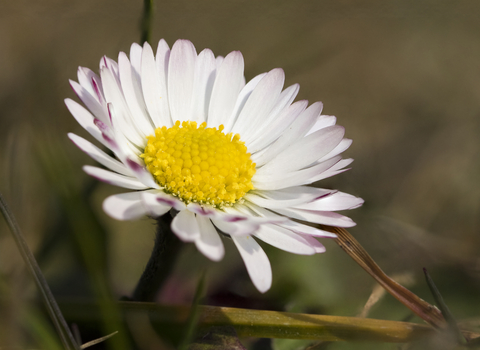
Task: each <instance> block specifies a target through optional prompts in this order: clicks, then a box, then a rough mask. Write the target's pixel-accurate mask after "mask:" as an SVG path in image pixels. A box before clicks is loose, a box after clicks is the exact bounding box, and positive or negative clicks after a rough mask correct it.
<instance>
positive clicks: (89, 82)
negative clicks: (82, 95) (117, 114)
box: [77, 67, 105, 105]
mask: <svg viewBox="0 0 480 350" xmlns="http://www.w3.org/2000/svg"><path fill="white" fill-rule="evenodd" d="M77 77H78V82H79V83H80V85H81V86H82V87H83V88H84V89H86V90H87V91H88V92H89V93H90V95H92V96H93V97H94V98H95V99H96V100H97V102H98V103H100V104H102V105H103V103H102V102H105V101H104V99H103V98H102V97H103V95H102V94H101V91H103V88H102V82H101V80H100V78H99V77H98V75H97V74H95V73H94V72H93V71H92V70H90V69H88V68H85V67H78V71H77ZM94 84H95V85H96V87H94ZM98 93H100V96H99V95H98Z"/></svg>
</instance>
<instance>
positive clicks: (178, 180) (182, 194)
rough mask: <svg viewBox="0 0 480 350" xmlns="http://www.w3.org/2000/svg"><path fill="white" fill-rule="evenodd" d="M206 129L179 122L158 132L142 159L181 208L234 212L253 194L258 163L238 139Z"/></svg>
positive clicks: (218, 130)
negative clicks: (230, 208) (191, 205)
mask: <svg viewBox="0 0 480 350" xmlns="http://www.w3.org/2000/svg"><path fill="white" fill-rule="evenodd" d="M206 126H207V123H202V124H200V126H198V128H197V123H196V122H191V121H186V122H182V124H181V126H180V122H179V121H177V122H176V123H175V125H174V126H172V127H171V128H167V127H166V126H163V127H161V128H157V129H156V130H155V135H154V136H148V137H147V139H148V143H147V146H146V147H145V150H144V153H143V154H142V155H141V157H142V158H143V159H144V161H145V165H146V167H147V169H148V171H150V173H152V175H153V177H154V178H155V180H156V181H157V183H158V184H159V185H160V186H161V187H162V188H163V189H164V191H165V192H167V193H170V194H172V195H174V196H177V197H178V198H179V199H181V200H182V201H183V202H185V203H187V204H188V203H190V202H195V203H200V204H208V205H211V206H214V207H218V208H222V207H224V206H231V205H233V204H234V203H235V202H237V201H239V200H241V198H242V197H243V196H244V195H245V194H246V193H247V192H248V191H250V190H252V189H253V185H252V181H251V180H252V177H253V175H254V174H255V163H252V160H251V159H250V153H247V147H246V146H245V144H244V142H242V141H240V135H238V134H235V135H233V134H232V133H229V134H224V133H223V132H222V131H223V128H224V127H223V125H220V126H219V127H218V129H217V128H207V127H206Z"/></svg>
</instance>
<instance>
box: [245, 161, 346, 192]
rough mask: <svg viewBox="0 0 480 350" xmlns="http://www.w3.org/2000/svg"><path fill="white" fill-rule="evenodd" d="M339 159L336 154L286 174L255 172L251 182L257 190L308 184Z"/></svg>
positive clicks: (321, 175) (318, 177)
mask: <svg viewBox="0 0 480 350" xmlns="http://www.w3.org/2000/svg"><path fill="white" fill-rule="evenodd" d="M340 159H341V157H340V156H337V157H334V158H332V159H329V160H327V161H325V162H323V163H320V164H317V165H315V166H312V167H310V168H307V169H302V170H298V171H294V172H291V173H286V174H282V173H277V174H275V173H271V174H267V175H257V174H255V175H254V176H253V177H252V184H253V186H254V187H255V189H257V190H278V189H282V188H287V187H291V186H299V185H308V184H311V183H313V182H315V181H318V180H320V179H322V178H323V176H324V172H326V171H327V170H328V169H330V168H332V167H333V166H335V164H336V163H338V162H339V161H340Z"/></svg>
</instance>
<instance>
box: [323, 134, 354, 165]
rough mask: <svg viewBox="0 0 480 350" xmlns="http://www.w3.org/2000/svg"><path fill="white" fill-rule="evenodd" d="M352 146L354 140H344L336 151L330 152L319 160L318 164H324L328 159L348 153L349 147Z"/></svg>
mask: <svg viewBox="0 0 480 350" xmlns="http://www.w3.org/2000/svg"><path fill="white" fill-rule="evenodd" d="M351 144H352V140H350V139H343V140H342V141H340V143H339V144H338V145H337V146H336V147H335V148H334V149H332V150H331V151H330V152H328V153H327V154H326V155H324V156H323V157H322V158H320V159H319V160H318V162H323V161H325V160H327V159H330V158H332V157H335V156H338V155H339V154H341V153H343V152H344V151H346V150H347V149H348V147H350V145H351Z"/></svg>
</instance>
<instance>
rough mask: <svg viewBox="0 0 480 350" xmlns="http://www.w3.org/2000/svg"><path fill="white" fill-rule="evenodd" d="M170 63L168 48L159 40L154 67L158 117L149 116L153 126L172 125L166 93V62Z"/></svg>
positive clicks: (164, 42) (165, 43) (163, 41)
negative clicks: (157, 94)
mask: <svg viewBox="0 0 480 350" xmlns="http://www.w3.org/2000/svg"><path fill="white" fill-rule="evenodd" d="M169 61H170V48H169V47H168V44H167V42H166V41H165V40H163V39H161V40H160V41H159V42H158V47H157V54H156V56H155V65H156V68H157V74H158V81H157V82H156V83H157V84H158V89H159V93H160V98H159V99H157V100H156V105H157V107H156V110H157V113H158V115H156V114H155V115H150V117H151V118H152V119H153V121H154V123H155V126H156V127H157V128H158V127H160V126H164V125H165V126H166V127H167V128H169V127H171V126H172V125H173V123H172V118H171V116H170V106H169V104H168V92H167V85H168V84H167V81H168V80H167V78H168V62H169Z"/></svg>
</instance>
